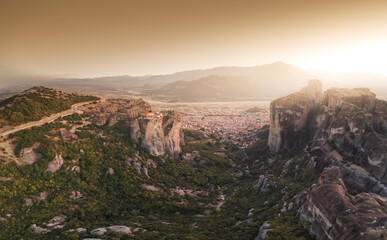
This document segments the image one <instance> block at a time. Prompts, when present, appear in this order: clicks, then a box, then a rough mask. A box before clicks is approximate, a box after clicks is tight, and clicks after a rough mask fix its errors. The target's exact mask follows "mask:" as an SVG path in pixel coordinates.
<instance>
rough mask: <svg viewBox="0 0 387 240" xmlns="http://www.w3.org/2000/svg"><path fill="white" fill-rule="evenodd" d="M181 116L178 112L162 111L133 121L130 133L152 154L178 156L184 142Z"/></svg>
mask: <svg viewBox="0 0 387 240" xmlns="http://www.w3.org/2000/svg"><path fill="white" fill-rule="evenodd" d="M182 134H183V132H182V130H181V117H180V114H179V113H178V112H175V111H170V112H161V113H157V114H155V115H154V116H151V117H149V116H142V117H138V118H136V119H134V120H133V121H131V128H130V135H131V137H132V139H133V140H135V141H138V140H141V145H142V146H143V147H145V148H146V149H148V150H149V151H150V152H151V153H152V154H155V155H164V154H168V155H169V156H171V157H177V156H178V155H179V153H180V152H181V148H180V143H181V142H182V141H181V139H182Z"/></svg>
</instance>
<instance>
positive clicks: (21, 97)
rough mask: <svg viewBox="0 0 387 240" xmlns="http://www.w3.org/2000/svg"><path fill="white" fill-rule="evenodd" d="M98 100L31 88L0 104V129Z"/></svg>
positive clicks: (40, 88) (41, 88) (91, 97)
mask: <svg viewBox="0 0 387 240" xmlns="http://www.w3.org/2000/svg"><path fill="white" fill-rule="evenodd" d="M98 99H99V98H98V97H94V96H84V95H78V94H74V93H64V92H62V91H57V90H54V89H50V88H45V87H33V88H31V89H29V90H26V91H24V92H21V93H20V94H17V95H15V96H12V97H10V98H7V99H5V100H3V101H1V102H0V128H1V127H5V126H7V125H18V124H22V123H26V122H30V121H37V120H40V119H41V118H43V117H45V116H49V115H50V114H53V113H58V112H61V111H65V110H68V109H70V107H71V105H73V104H75V103H79V102H86V101H92V100H98Z"/></svg>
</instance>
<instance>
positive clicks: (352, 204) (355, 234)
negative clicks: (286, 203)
mask: <svg viewBox="0 0 387 240" xmlns="http://www.w3.org/2000/svg"><path fill="white" fill-rule="evenodd" d="M386 200H387V199H385V198H382V197H379V196H372V195H370V194H368V193H360V194H356V195H355V196H352V195H350V194H348V192H347V189H346V187H345V184H344V182H343V180H342V179H341V173H340V169H339V168H338V167H331V168H326V169H325V170H324V171H323V173H322V174H321V177H320V179H319V181H318V184H317V185H314V186H312V187H311V188H310V189H308V190H307V191H305V192H303V193H302V194H301V195H300V197H299V199H298V201H299V204H301V207H300V208H299V210H298V213H299V215H300V217H301V219H303V220H306V221H309V222H311V226H310V232H311V233H312V234H314V235H317V236H318V237H319V238H320V239H322V240H325V239H359V240H361V239H364V240H366V239H367V240H370V239H384V237H383V236H387V226H386V225H387V210H386V209H387V202H386Z"/></svg>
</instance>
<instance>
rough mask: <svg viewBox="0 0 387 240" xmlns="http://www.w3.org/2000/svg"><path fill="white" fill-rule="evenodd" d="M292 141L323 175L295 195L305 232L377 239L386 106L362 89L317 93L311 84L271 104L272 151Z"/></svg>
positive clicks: (385, 183)
mask: <svg viewBox="0 0 387 240" xmlns="http://www.w3.org/2000/svg"><path fill="white" fill-rule="evenodd" d="M313 89H314V90H313ZM295 146H297V147H299V148H300V149H303V150H302V151H301V154H300V156H299V159H300V160H301V161H302V162H303V163H304V164H305V165H306V166H307V167H308V168H315V169H317V170H318V171H320V172H322V174H321V176H320V180H319V182H318V184H317V185H314V186H312V187H311V188H309V189H308V190H307V191H305V192H304V193H302V194H301V195H300V196H299V198H298V203H299V204H300V206H301V207H300V208H299V210H298V213H299V216H300V217H301V218H302V219H304V220H307V221H309V222H311V227H310V232H311V233H312V234H315V235H317V237H318V238H320V239H383V237H382V236H386V227H387V226H386V222H387V211H386V201H387V200H386V197H387V103H386V102H385V101H382V100H378V99H377V98H376V96H375V94H374V93H372V92H370V90H369V89H366V88H357V89H339V88H332V89H329V90H327V91H325V92H324V94H321V83H320V84H319V83H318V82H317V81H315V80H314V81H311V82H309V85H308V87H306V88H304V89H302V90H301V91H300V92H298V93H295V94H292V95H289V96H287V97H284V98H280V99H278V100H275V101H273V102H272V104H271V123H270V134H269V147H270V149H271V151H272V153H276V152H278V151H282V150H291V149H294V147H295ZM349 192H350V193H351V194H353V195H351V194H349Z"/></svg>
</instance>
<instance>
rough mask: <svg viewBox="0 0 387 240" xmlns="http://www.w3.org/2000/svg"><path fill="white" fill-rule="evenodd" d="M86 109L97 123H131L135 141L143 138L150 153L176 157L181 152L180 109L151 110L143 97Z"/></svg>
mask: <svg viewBox="0 0 387 240" xmlns="http://www.w3.org/2000/svg"><path fill="white" fill-rule="evenodd" d="M83 110H84V111H85V112H86V113H90V114H91V115H92V117H91V119H90V120H91V121H92V122H93V123H95V124H97V125H108V126H112V125H115V124H117V123H121V124H126V125H129V126H130V128H129V129H130V130H129V134H130V136H131V138H132V140H133V141H135V142H138V141H140V142H139V144H140V145H141V146H142V147H144V148H146V149H148V150H149V152H150V153H151V154H154V155H164V154H168V155H169V156H170V157H177V156H178V155H179V153H180V151H181V148H180V144H181V143H182V142H183V140H182V139H183V137H182V134H183V132H182V129H181V117H180V114H179V113H178V112H175V111H167V112H152V109H151V107H150V105H149V103H147V102H145V101H143V100H142V99H131V100H123V99H108V100H106V101H103V102H99V103H95V104H91V105H87V106H86V107H85V108H84V109H83Z"/></svg>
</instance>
